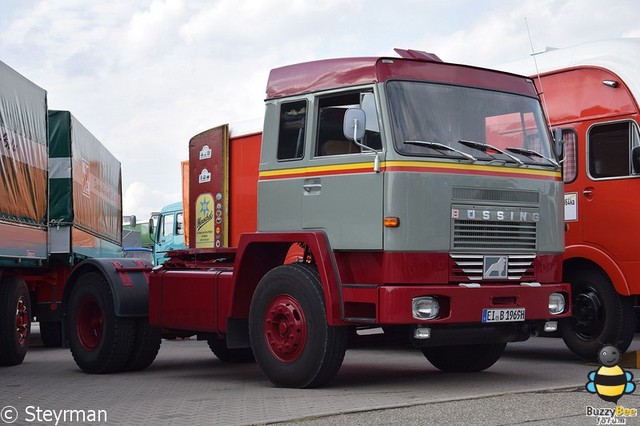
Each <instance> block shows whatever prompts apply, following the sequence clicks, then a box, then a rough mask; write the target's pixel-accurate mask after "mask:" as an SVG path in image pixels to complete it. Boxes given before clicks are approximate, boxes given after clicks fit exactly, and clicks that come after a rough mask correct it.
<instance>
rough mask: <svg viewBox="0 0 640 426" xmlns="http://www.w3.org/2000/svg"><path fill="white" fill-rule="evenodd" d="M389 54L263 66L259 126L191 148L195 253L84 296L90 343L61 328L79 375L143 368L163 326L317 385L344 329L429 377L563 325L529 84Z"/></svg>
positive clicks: (468, 367) (188, 211)
mask: <svg viewBox="0 0 640 426" xmlns="http://www.w3.org/2000/svg"><path fill="white" fill-rule="evenodd" d="M396 51H397V52H398V53H399V54H400V57H382V58H377V57H375V58H371V57H368V58H346V59H329V60H321V61H315V62H310V63H302V64H296V65H291V66H285V67H281V68H277V69H274V70H272V71H271V74H270V77H269V82H268V84H267V100H266V112H265V119H264V127H263V128H262V130H261V131H257V132H252V133H243V134H234V133H231V134H230V132H229V128H228V126H226V125H224V126H219V127H216V128H213V129H211V130H209V131H206V132H203V133H201V134H198V135H196V136H195V137H194V138H192V140H191V141H190V143H189V163H188V166H189V174H188V176H189V187H188V192H189V193H188V197H187V200H188V201H187V202H185V222H186V224H185V229H187V240H188V244H189V249H186V250H176V251H171V252H169V253H168V259H167V260H166V261H165V262H164V263H163V264H162V265H160V266H157V267H155V268H154V269H153V270H144V269H139V270H135V269H133V268H121V269H119V270H118V271H119V274H120V277H121V281H122V284H121V285H110V284H108V283H106V282H104V280H101V279H98V277H96V279H95V280H93V282H92V283H85V284H90V285H84V286H83V287H78V292H82V293H81V294H79V295H77V296H75V297H74V295H73V294H72V295H71V296H70V299H69V309H70V310H71V311H74V310H80V311H83V308H84V306H85V305H86V304H88V305H90V306H91V307H94V308H96V309H95V310H93V311H92V314H93V315H89V317H90V319H91V320H92V322H90V324H92V327H93V328H94V330H93V332H92V333H87V334H86V335H85V334H83V330H84V329H85V328H86V327H85V326H84V325H83V324H84V323H83V322H82V321H81V320H84V317H82V316H79V315H76V316H75V317H73V316H72V317H70V321H69V324H68V327H69V330H70V331H69V335H68V337H69V340H70V346H71V350H72V352H73V355H74V358H75V360H76V362H77V364H78V365H79V366H80V368H81V369H83V370H84V371H86V372H89V373H101V372H106V371H119V370H122V369H127V368H126V361H127V360H128V359H131V357H132V356H133V355H132V354H135V357H136V359H137V360H138V362H137V364H136V365H137V366H142V365H149V364H150V363H151V362H152V361H153V359H154V357H155V356H156V354H157V352H158V347H159V345H160V335H159V334H157V332H158V330H161V332H162V335H163V336H192V335H197V336H198V338H199V339H202V340H207V341H208V344H209V346H210V347H211V350H212V351H213V352H214V354H215V355H216V356H218V357H219V358H220V359H221V360H224V361H229V362H236V361H246V360H252V359H254V358H255V360H256V361H257V362H258V364H259V366H260V368H261V369H262V371H263V372H264V373H265V375H266V376H267V377H268V378H269V379H270V380H271V381H272V382H273V383H274V384H276V385H277V386H284V387H294V388H307V387H315V386H321V385H323V384H324V383H326V382H327V381H329V380H330V379H331V378H332V377H333V376H334V375H335V374H336V373H337V372H338V370H339V368H340V366H341V364H342V361H343V358H344V355H345V352H346V350H347V343H348V338H349V335H350V334H351V333H353V332H354V331H355V330H356V328H362V327H371V328H374V327H383V328H384V329H385V330H392V331H393V332H395V333H404V334H405V336H406V337H407V339H410V340H411V342H412V343H413V344H414V345H415V346H416V347H417V348H419V349H420V350H421V351H422V352H423V354H424V355H425V357H426V358H427V359H428V360H429V361H430V362H431V363H432V364H433V365H434V366H436V367H437V368H439V369H441V370H444V371H467V372H471V371H481V370H484V369H486V368H488V367H490V366H491V365H493V364H494V363H495V362H496V361H497V360H498V359H499V358H500V356H501V354H502V352H503V350H504V348H505V346H506V344H507V343H508V342H514V341H522V340H526V339H528V338H529V337H530V336H532V335H535V334H536V333H538V332H541V331H543V330H546V331H552V330H555V329H556V327H557V322H558V321H559V320H561V319H562V318H566V317H568V316H569V315H570V287H569V285H568V284H565V283H562V281H561V275H562V271H561V258H562V250H563V247H564V238H563V236H564V232H563V227H564V223H563V221H562V212H561V210H560V209H561V208H562V201H563V199H562V196H563V195H562V194H563V192H562V182H561V174H560V166H559V164H558V163H557V160H556V154H555V152H556V150H555V149H554V146H553V144H552V140H551V137H550V132H549V130H548V128H547V126H546V124H545V123H546V120H545V118H544V115H543V112H542V108H541V106H540V102H539V98H538V96H537V93H536V90H535V86H534V84H533V82H532V80H530V79H528V78H526V77H522V76H517V75H513V74H508V73H503V72H498V71H491V70H486V69H481V68H475V67H470V66H465V65H457V64H449V63H444V62H442V61H440V60H439V59H438V58H437V57H436V56H435V55H432V54H428V53H425V52H420V51H414V50H396ZM147 277H148V283H149V284H148V294H147V293H146V291H147V287H146V284H145V283H146V279H147ZM83 288H84V289H87V288H89V289H90V291H89V290H86V291H83V290H82V289H83ZM119 306H120V307H128V309H129V310H130V311H135V312H136V315H123V314H122V313H119V312H117V307H119ZM143 309H144V310H145V311H147V309H148V324H147V318H146V314H145V315H139V312H141V310H143ZM99 319H102V320H99ZM136 323H137V324H136ZM149 325H150V327H149ZM142 326H146V327H147V328H146V330H147V331H148V333H144V334H138V336H137V337H133V335H132V333H131V332H130V330H131V329H132V328H136V329H140V328H141V327H142ZM153 330H156V331H155V332H154V331H153ZM154 333H155V334H154ZM122 366H125V367H122Z"/></svg>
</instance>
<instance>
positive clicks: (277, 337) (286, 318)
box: [264, 294, 307, 362]
mask: <svg viewBox="0 0 640 426" xmlns="http://www.w3.org/2000/svg"><path fill="white" fill-rule="evenodd" d="M264 320H265V321H264V334H265V339H266V341H267V344H268V345H269V349H271V352H272V353H273V354H274V355H275V357H276V358H278V359H279V360H280V361H282V362H293V361H295V360H297V359H298V358H299V357H300V355H301V354H302V351H303V350H304V346H305V343H306V341H307V320H306V318H305V316H304V312H303V310H302V307H301V306H300V304H299V303H298V301H297V300H296V299H294V298H292V297H291V296H289V295H286V294H279V295H278V296H276V297H274V298H273V299H272V300H271V302H270V303H269V305H268V306H267V310H266V312H265V318H264Z"/></svg>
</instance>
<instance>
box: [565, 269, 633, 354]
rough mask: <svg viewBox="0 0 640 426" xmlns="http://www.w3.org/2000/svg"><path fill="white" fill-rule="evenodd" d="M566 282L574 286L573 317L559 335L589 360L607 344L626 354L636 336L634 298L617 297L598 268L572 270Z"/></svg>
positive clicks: (573, 349) (570, 347) (616, 293)
mask: <svg viewBox="0 0 640 426" xmlns="http://www.w3.org/2000/svg"><path fill="white" fill-rule="evenodd" d="M566 281H568V282H570V283H571V293H572V299H573V315H572V316H571V318H567V319H565V320H562V321H561V322H560V333H561V335H562V339H563V340H564V342H565V344H566V345H567V347H568V348H569V349H570V350H571V351H572V352H573V353H575V354H576V355H578V356H579V357H581V358H583V359H586V360H589V361H594V360H596V359H597V357H598V353H599V351H600V349H602V347H603V346H605V345H614V346H616V347H617V348H618V350H619V351H620V352H624V351H626V350H627V349H628V348H629V345H630V344H631V340H633V335H634V333H635V324H636V315H635V312H634V304H633V298H632V297H626V296H621V295H620V294H618V292H616V290H615V289H614V288H613V284H612V283H611V281H610V280H609V278H608V277H607V276H606V275H605V274H604V273H602V272H600V271H598V270H595V269H581V270H575V271H572V272H571V273H568V274H567V277H566Z"/></svg>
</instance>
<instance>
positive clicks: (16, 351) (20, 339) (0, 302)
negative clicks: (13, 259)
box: [0, 277, 31, 366]
mask: <svg viewBox="0 0 640 426" xmlns="http://www.w3.org/2000/svg"><path fill="white" fill-rule="evenodd" d="M30 338H31V300H30V299H29V290H28V289H27V285H26V284H25V283H24V281H23V280H22V279H21V278H18V277H7V278H5V279H4V280H3V281H2V282H0V366H10V365H18V364H22V361H24V357H25V356H26V355H27V349H28V348H29V340H30Z"/></svg>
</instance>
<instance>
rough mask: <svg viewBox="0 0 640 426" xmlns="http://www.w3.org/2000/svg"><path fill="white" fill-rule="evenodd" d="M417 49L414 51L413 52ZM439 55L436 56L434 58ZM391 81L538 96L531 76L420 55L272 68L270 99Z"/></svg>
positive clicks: (348, 59) (321, 62)
mask: <svg viewBox="0 0 640 426" xmlns="http://www.w3.org/2000/svg"><path fill="white" fill-rule="evenodd" d="M411 52H414V51H411ZM434 58H435V59H434ZM387 80H418V81H429V82H434V83H443V84H455V85H461V86H470V87H480V88H486V89H491V90H499V91H505V92H512V93H520V94H524V95H527V96H537V93H536V90H535V86H534V84H533V81H532V80H530V79H529V78H526V77H522V76H518V75H514V74H509V73H505V72H501V71H495V70H488V69H484V68H478V67H472V66H468V65H460V64H450V63H445V62H441V61H439V60H437V57H435V55H434V56H433V57H431V58H427V57H422V56H419V57H418V58H415V59H409V58H406V57H405V58H388V57H380V58H375V57H364V58H343V59H325V60H320V61H313V62H304V63H300V64H295V65H288V66H284V67H280V68H275V69H273V70H271V73H270V74H269V82H268V84H267V99H274V98H281V97H285V96H292V95H300V94H304V93H311V92H318V91H322V90H329V89H336V88H340V87H349V86H357V85H361V84H370V83H377V82H382V81H387Z"/></svg>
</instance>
